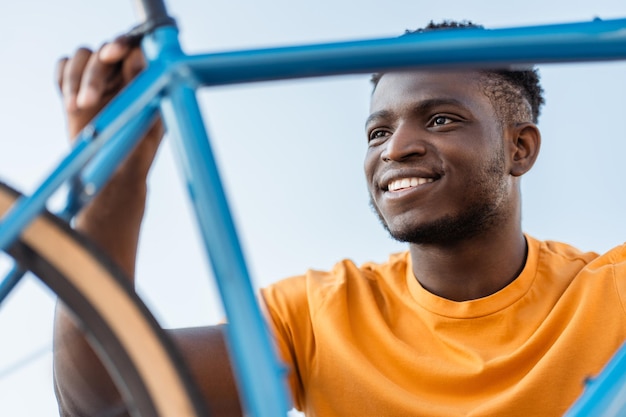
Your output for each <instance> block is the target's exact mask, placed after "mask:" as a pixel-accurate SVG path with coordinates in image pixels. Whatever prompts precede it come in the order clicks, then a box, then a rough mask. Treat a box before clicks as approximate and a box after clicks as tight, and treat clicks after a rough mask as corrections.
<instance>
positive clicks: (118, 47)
mask: <svg viewBox="0 0 626 417" xmlns="http://www.w3.org/2000/svg"><path fill="white" fill-rule="evenodd" d="M144 67H145V61H144V58H143V55H142V53H141V50H140V49H139V48H138V47H137V42H136V41H135V40H133V39H131V38H128V37H126V36H121V37H119V38H117V39H115V40H114V41H112V42H110V43H106V44H104V45H103V46H102V47H101V48H100V49H99V50H98V51H97V52H93V51H92V50H90V49H88V48H79V49H78V50H77V51H76V52H75V53H74V55H73V56H72V57H69V58H67V57H65V58H62V59H60V60H59V61H58V63H57V70H56V74H57V81H58V85H59V90H60V92H61V94H62V97H63V103H64V107H65V112H66V117H67V127H68V133H69V136H70V138H71V139H74V138H75V137H76V135H77V134H78V133H79V132H80V130H81V129H83V128H84V127H85V126H86V125H87V123H89V121H90V120H91V119H92V118H93V117H94V116H95V115H96V114H97V113H98V111H100V110H101V109H102V107H104V105H105V104H107V103H108V102H109V101H110V100H111V98H113V97H114V96H115V95H116V94H117V93H118V92H119V91H120V90H121V89H122V88H123V87H125V86H126V85H127V84H128V83H129V82H130V81H131V80H132V79H133V78H135V76H136V75H137V74H139V72H141V70H143V68H144ZM162 135H163V129H162V126H161V123H157V124H156V126H155V127H154V128H153V129H151V130H150V132H149V133H148V134H147V135H146V138H145V140H143V141H142V142H141V144H140V145H139V147H138V149H137V150H136V151H135V152H134V153H133V154H132V156H131V158H130V159H129V161H128V162H127V163H126V164H125V165H129V164H130V165H132V167H133V169H134V170H135V175H136V174H142V173H143V174H144V175H147V173H148V171H149V169H150V166H151V164H152V161H153V159H154V156H155V154H156V151H157V149H158V146H159V143H160V140H161V137H162Z"/></svg>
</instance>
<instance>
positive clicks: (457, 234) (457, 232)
mask: <svg viewBox="0 0 626 417" xmlns="http://www.w3.org/2000/svg"><path fill="white" fill-rule="evenodd" d="M504 171H505V163H504V149H503V148H501V149H500V151H499V152H497V154H496V155H494V158H493V159H492V160H491V161H489V162H488V163H487V164H486V166H484V167H483V168H482V169H481V172H480V174H481V175H479V176H474V177H473V178H480V181H478V182H477V183H476V182H475V183H476V184H477V187H476V193H475V194H473V198H472V201H471V202H469V204H468V205H467V206H466V207H465V209H464V210H463V211H462V212H460V213H455V214H448V215H446V216H443V217H441V218H439V219H436V220H433V221H431V222H428V223H422V224H417V225H412V226H409V225H405V226H404V227H399V228H395V229H393V230H392V229H391V228H390V227H389V225H388V223H387V222H386V221H385V219H384V216H383V215H382V213H381V212H380V211H379V209H378V207H377V206H376V204H375V203H374V200H373V198H372V195H371V193H370V206H371V208H372V210H373V211H374V212H375V213H376V215H377V216H378V219H379V220H380V222H381V224H382V225H383V227H384V228H385V230H387V232H388V233H389V235H390V236H391V237H392V238H393V239H395V240H397V241H400V242H406V243H412V244H418V245H453V244H455V243H458V242H461V241H464V240H467V239H470V238H473V237H475V236H477V235H480V234H481V233H484V232H485V231H487V230H491V229H493V228H494V227H497V226H498V225H500V224H502V223H503V222H504V220H505V219H506V218H508V216H509V214H508V212H506V211H505V210H502V209H501V208H502V205H503V203H504V202H505V201H506V195H507V188H508V186H507V183H506V180H505V175H504Z"/></svg>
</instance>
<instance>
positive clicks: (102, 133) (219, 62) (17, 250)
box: [3, 22, 623, 415]
mask: <svg viewBox="0 0 626 417" xmlns="http://www.w3.org/2000/svg"><path fill="white" fill-rule="evenodd" d="M613 23H615V22H613ZM595 25H596V26H598V27H599V26H600V25H601V24H600V23H597V24H595ZM605 26H608V25H605ZM617 26H618V27H623V23H621V22H620V23H619V24H618V25H617ZM159 30H162V29H159ZM163 30H164V29H163ZM166 37H168V38H170V37H171V34H166ZM436 39H437V37H436V36H435V37H434V38H433V40H436ZM451 39H454V36H452V38H451ZM478 39H480V37H478ZM357 44H358V43H357ZM401 44H404V42H400V41H398V40H396V39H394V40H386V41H383V42H379V43H376V42H373V43H372V45H373V46H375V47H376V48H374V49H377V48H380V49H377V50H378V51H379V53H381V54H383V55H386V53H387V52H386V51H387V50H388V49H391V48H392V47H394V46H400V45H401ZM591 44H594V45H595V44H596V43H595V40H594V41H593V42H591ZM355 45H356V44H355ZM355 45H352V44H350V45H348V44H339V45H335V47H336V48H337V49H336V50H335V51H337V54H338V55H339V54H341V53H343V52H345V50H342V49H341V48H347V47H348V46H350V47H352V46H355ZM360 45H361V46H363V45H366V44H360ZM558 45H563V43H562V42H561V41H560V42H559V43H558ZM576 45H580V44H576ZM414 46H415V45H411V43H410V42H407V43H406V45H403V47H407V48H409V50H410V49H411V48H413V47H414ZM305 49H306V48H305ZM323 49H324V48H320V49H319V50H316V49H315V48H312V50H309V51H307V50H303V49H298V48H294V49H290V48H286V49H283V50H280V49H279V50H274V51H266V52H270V53H272V52H273V53H274V54H275V55H274V58H275V59H277V60H280V59H286V61H287V62H288V63H289V64H292V65H293V66H294V68H296V67H298V66H299V67H301V68H305V67H306V60H302V59H301V56H300V55H307V54H309V53H310V54H312V55H311V56H313V57H314V56H315V54H316V53H321V52H322V51H323ZM329 49H330V50H331V52H329V54H332V48H329ZM364 49H365V48H364ZM457 51H459V50H458V49H457ZM464 51H465V52H468V50H467V49H464ZM370 52H372V51H369V52H365V51H363V54H364V55H367V54H369V53H370ZM374 52H375V51H374ZM459 52H461V51H459ZM554 52H557V51H554ZM559 52H562V51H559ZM595 52H597V51H595ZM568 53H571V52H568ZM251 55H253V56H251V57H248V58H251V59H252V61H251V64H253V65H252V66H254V64H255V63H254V54H251ZM398 55H403V54H402V53H398ZM529 55H530V56H532V52H529ZM335 56H336V58H334V60H333V59H331V60H330V61H331V64H330V65H329V66H328V67H327V68H325V69H323V70H322V71H320V73H319V75H325V74H336V73H347V72H353V71H357V68H358V71H359V72H360V71H366V72H371V71H374V70H376V69H380V67H379V66H378V65H379V64H378V63H371V61H370V62H369V63H368V62H358V61H356V60H355V61H352V60H349V65H348V67H346V66H345V62H344V61H346V60H345V58H344V57H343V56H341V60H340V59H339V58H338V57H337V55H335ZM242 57H247V54H246V53H243V54H231V55H229V54H227V53H226V54H215V55H211V56H210V57H209V56H207V58H211V59H212V60H213V61H214V62H213V64H212V65H213V69H214V71H216V72H215V73H213V75H215V74H221V76H222V78H223V79H222V81H221V82H223V83H225V84H228V83H232V82H235V81H243V82H251V81H261V80H268V79H278V78H282V77H284V76H291V75H292V73H291V70H292V69H287V70H285V69H284V68H283V70H284V71H283V72H281V71H277V72H275V73H271V72H269V73H267V72H266V73H263V71H269V70H268V68H267V65H266V64H264V63H263V62H261V61H260V58H259V61H257V63H256V65H257V66H258V67H257V71H256V72H255V71H254V70H252V71H251V73H250V74H249V75H247V76H243V75H242V76H240V79H237V78H232V77H231V74H230V70H231V69H233V68H236V67H237V65H236V64H234V63H233V61H237V60H239V59H241V58H242ZM459 57H460V55H459V56H457V58H459ZM263 58H264V59H265V57H263ZM431 58H432V57H431ZM311 59H313V58H311ZM465 59H466V62H465V64H467V63H468V62H472V63H475V64H482V63H485V62H488V61H486V59H487V58H485V57H476V56H473V57H469V56H468V55H465ZM481 59H485V61H481ZM527 59H529V60H530V58H527ZM551 59H556V58H551ZM561 59H564V58H561ZM565 59H571V57H570V58H565ZM231 60H232V61H231ZM374 60H375V59H374ZM462 60H463V57H460V61H459V62H462ZM419 64H423V63H418V62H409V63H398V62H396V63H395V65H399V66H403V65H409V66H414V65H419ZM177 65H180V68H177V69H172V68H170V69H168V70H167V71H168V73H167V74H166V76H167V77H174V78H175V77H178V76H180V74H179V73H178V72H177V71H178V70H179V69H180V70H186V68H189V69H191V70H195V69H197V68H199V66H200V64H199V63H198V60H196V59H191V58H186V57H185V58H184V59H183V61H182V63H180V64H177ZM220 66H222V67H221V72H220ZM224 68H225V69H224ZM294 71H295V70H294ZM303 75H306V76H312V74H303ZM151 77H152V78H151ZM229 77H231V78H229ZM146 80H156V82H157V83H161V82H164V80H163V79H162V78H159V76H157V71H156V70H155V71H153V72H152V73H150V71H147V75H144V76H143V79H142V80H139V81H138V83H137V87H135V88H134V90H133V89H129V90H128V92H127V93H125V94H126V96H120V100H119V101H117V102H115V103H113V104H112V105H111V107H109V108H108V109H109V110H105V113H103V115H102V116H101V117H100V118H99V119H97V120H96V121H94V126H96V128H95V131H96V132H99V135H98V136H99V137H100V138H106V137H107V136H109V135H110V136H111V137H112V136H113V135H112V133H110V132H111V131H110V130H107V129H101V128H100V124H104V122H105V121H106V119H107V118H108V117H110V118H111V119H116V117H115V116H110V115H111V114H115V113H116V112H118V109H119V108H120V107H123V105H122V104H120V103H121V102H122V101H123V99H124V97H128V96H130V95H132V93H133V92H136V91H142V90H143V85H142V84H141V83H142V82H146V83H147V81H146ZM198 80H199V81H200V82H203V81H207V84H208V85H213V83H214V81H211V80H209V77H205V78H203V77H200V78H199V79H198ZM163 85H164V84H162V85H160V86H158V87H157V88H155V89H153V90H152V92H153V93H154V94H156V92H157V91H159V90H161V89H162V88H163ZM185 87H186V86H185ZM181 94H182V93H181ZM184 94H187V93H184ZM141 100H142V101H140V102H139V103H137V104H135V105H132V106H130V112H131V113H130V114H131V115H130V116H127V118H128V119H130V118H132V116H133V111H136V112H137V114H140V113H139V110H138V109H139V108H140V107H141V106H142V104H146V103H148V102H149V101H150V100H148V98H146V97H145V96H143V97H142V99H141ZM115 106H118V107H117V108H116V107H115ZM107 111H108V113H106V112H107ZM154 112H155V108H154V107H153V106H152V107H151V106H150V105H148V110H147V111H146V112H144V113H141V115H142V117H140V118H137V119H134V120H135V123H136V124H137V125H143V126H145V125H147V124H148V123H149V121H150V119H151V118H152V117H153V115H154ZM166 118H167V116H166ZM120 124H121V123H120ZM137 127H139V126H137ZM94 136H95V135H93V132H91V133H90V132H89V131H88V130H87V131H85V133H84V134H83V136H82V137H83V138H84V139H85V142H86V143H85V145H84V146H85V149H86V152H88V153H92V152H95V151H96V149H95V147H97V146H100V145H102V146H103V148H102V149H103V155H107V149H108V150H109V151H108V152H110V153H109V154H108V156H105V157H104V158H108V157H110V158H111V159H118V158H117V155H113V156H111V155H112V153H115V152H122V150H120V149H119V148H117V147H116V146H120V145H114V144H113V141H112V142H111V145H110V146H109V145H107V144H108V143H109V142H107V144H104V143H103V142H104V139H98V140H97V142H98V141H99V142H98V143H97V144H96V145H92V144H88V143H89V142H91V139H92V138H93V137H94ZM128 137H130V135H128ZM125 138H126V137H122V136H119V137H117V139H114V140H115V141H117V140H118V139H119V141H120V142H121V141H122V140H123V139H124V140H130V139H125ZM199 142H201V141H199ZM126 145H127V146H128V145H130V142H129V143H127V144H126ZM79 146H80V145H79ZM107 146H108V148H107ZM87 148H88V149H87ZM190 153H191V154H192V155H193V154H195V152H194V151H192V152H190ZM74 155H77V158H79V159H81V160H78V159H73V160H72V162H71V165H72V167H71V168H72V169H71V170H72V171H74V166H78V165H82V162H84V161H86V160H87V159H89V157H90V156H91V155H90V154H87V153H84V154H81V153H78V152H76V153H75V154H74ZM96 164H97V163H96ZM68 165H69V163H68ZM107 165H108V164H107ZM197 165H198V166H199V168H200V169H202V167H203V166H205V164H204V163H198V164H197ZM90 166H92V167H93V166H94V165H90ZM62 168H63V170H68V171H69V170H70V168H68V167H67V166H63V167H62ZM111 169H112V167H111V166H109V167H108V168H107V170H108V171H110V170H111ZM90 172H93V175H94V177H93V178H92V176H91V175H92V174H91V173H90ZM90 172H88V173H87V174H84V175H83V178H85V180H84V181H83V182H84V183H86V184H87V186H84V187H82V188H83V189H82V191H83V192H84V193H85V194H91V193H92V191H94V189H93V188H92V187H90V186H88V184H91V183H93V184H95V185H94V188H95V189H98V188H99V187H100V186H101V184H102V183H103V182H104V177H106V176H107V175H106V173H102V172H97V171H95V170H94V171H90ZM63 176H64V177H65V179H68V178H70V177H72V176H73V175H70V174H69V173H65V171H64V173H63ZM200 177H201V178H202V176H200ZM91 179H93V180H94V181H91ZM214 186H215V185H214ZM218 188H219V187H218ZM79 190H80V188H78V189H76V188H75V191H79ZM3 194H4V195H6V196H7V199H8V200H11V199H12V195H11V192H9V191H3ZM40 194H41V193H40ZM40 194H39V195H40ZM43 194H47V192H44V193H43ZM37 195H38V193H37V192H36V193H35V196H36V197H35V198H34V199H33V200H29V201H37V200H38V199H39V197H37ZM206 200H209V201H216V200H215V199H213V198H208V199H206ZM217 200H218V201H219V200H220V199H219V198H218V199H217ZM222 200H223V199H222ZM207 204H208V202H207ZM24 207H26V208H27V210H25V211H22V210H20V211H19V212H20V213H22V212H31V213H30V214H28V215H26V216H24V217H23V218H21V219H20V218H19V217H18V221H17V222H16V223H15V224H16V226H13V228H14V230H19V229H21V227H22V225H20V223H28V222H29V221H30V220H31V218H29V217H33V216H35V214H37V213H39V212H40V211H41V209H42V208H43V207H42V206H41V204H39V207H37V204H35V205H34V206H32V208H31V207H29V206H23V207H22V208H24ZM68 211H69V213H67V214H66V215H65V217H71V215H72V214H73V213H72V212H74V211H75V208H70V209H69V210H68ZM200 211H201V212H203V213H207V212H209V211H208V210H200ZM218 211H219V210H218ZM16 213H17V211H16ZM9 220H10V219H9ZM206 221H208V220H206ZM218 223H222V222H221V221H219V222H218ZM6 224H9V221H7V223H6ZM44 224H46V225H47V226H48V227H49V228H50V230H46V231H44V232H41V233H57V232H58V233H66V232H67V229H64V226H59V225H58V224H57V221H56V220H52V218H47V220H44ZM57 226H58V227H57ZM210 229H212V228H210ZM16 233H17V232H16V231H10V233H9V235H11V234H16ZM205 233H206V232H205ZM7 236H8V235H7ZM10 240H12V239H10V238H8V237H7V238H6V241H7V242H8V241H10ZM36 240H39V239H36ZM32 244H34V243H31V245H32ZM82 244H83V242H79V244H78V245H77V248H78V250H80V249H81V248H82ZM27 252H28V251H27V250H26V249H24V247H23V246H20V245H18V246H15V247H14V248H13V249H12V253H13V254H14V256H16V258H18V259H19V260H23V259H25V257H27V256H32V255H31V254H30V253H27ZM51 257H52V258H54V257H55V256H54V255H51ZM235 257H238V255H235ZM217 258H218V259H222V258H221V257H220V256H218V257H217ZM22 262H24V261H22ZM98 263H99V262H96V264H98ZM226 263H228V264H230V261H226ZM234 263H238V262H234ZM29 267H31V268H32V269H33V270H35V271H38V270H40V269H41V267H38V266H37V265H32V266H31V265H29ZM44 275H45V274H44ZM218 275H219V274H218ZM243 275H246V274H243ZM104 279H105V280H106V279H108V278H104ZM244 281H245V280H244ZM59 291H60V290H59ZM66 297H67V296H66ZM123 297H126V296H123ZM94 301H95V298H94ZM226 304H228V302H227V303H226ZM235 304H236V303H235ZM252 304H254V303H252ZM257 316H258V314H257ZM229 317H230V318H231V324H232V328H233V329H237V327H238V324H237V323H238V320H237V319H236V317H237V313H236V312H235V313H233V314H232V315H231V314H229ZM259 323H260V322H258V321H257V324H259ZM256 327H257V328H261V327H262V326H261V325H257V326H256ZM233 331H234V332H236V330H233ZM243 333H245V330H244V331H243ZM104 339H108V336H104ZM235 339H237V337H235ZM155 344H157V345H158V344H160V342H159V341H157V342H155ZM245 344H246V343H242V345H245ZM114 356H115V355H114ZM260 362H263V363H265V362H269V363H271V360H270V361H265V360H263V361H260ZM118 366H120V367H121V368H125V367H126V366H125V365H118ZM178 367H179V366H178V365H176V366H174V367H173V368H178ZM277 369H279V367H276V368H275V369H273V370H270V373H278V372H277ZM244 374H245V372H244ZM250 374H251V375H253V374H254V373H253V372H250ZM243 379H245V378H243ZM257 385H259V384H257ZM260 385H262V384H260ZM133 396H137V397H139V396H141V394H133ZM158 396H160V395H155V397H158ZM264 399H265V398H263V400H264ZM250 403H251V404H256V403H255V402H254V401H251V402H250ZM146 407H152V409H156V407H157V406H156V405H154V406H146ZM152 409H151V408H147V409H146V411H144V412H145V413H147V414H148V415H149V414H150V413H153V412H154V411H153V410H152ZM251 409H255V408H254V406H251ZM259 409H261V407H259ZM268 413H269V412H268ZM259 415H274V414H263V412H260V414H259Z"/></svg>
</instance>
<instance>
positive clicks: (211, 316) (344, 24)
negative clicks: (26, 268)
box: [0, 0, 626, 416]
mask: <svg viewBox="0 0 626 417" xmlns="http://www.w3.org/2000/svg"><path fill="white" fill-rule="evenodd" d="M169 7H170V11H171V13H172V14H173V15H174V16H175V17H177V18H178V20H179V23H180V26H181V29H182V35H181V39H182V42H183V45H184V46H185V47H186V49H187V51H188V52H197V51H212V50H225V49H232V48H251V47H259V46H274V45H287V44H295V43H299V42H306V43H311V42H322V41H335V40H348V39H362V38H372V37H381V36H395V35H398V34H400V33H401V32H402V31H403V30H404V29H405V28H416V27H420V26H423V25H425V24H426V23H428V21H429V20H431V19H433V20H436V21H437V20H442V19H444V18H451V19H458V20H460V19H472V20H475V21H476V22H478V23H482V24H484V25H485V26H488V27H502V26H508V25H513V26H521V25H534V24H542V23H556V22H569V21H587V20H591V19H592V18H594V17H596V16H598V17H602V18H606V19H608V18H617V17H626V3H625V2H624V1H623V0H594V1H575V0H552V1H549V2H548V1H545V0H527V1H525V2H505V1H502V2H495V1H492V0H483V1H463V0H449V1H445V2H425V1H415V0H413V1H408V0H407V1H399V0H387V1H385V2H382V1H372V0H362V1H358V2H357V1H347V0H332V1H331V0H317V1H314V2H299V1H287V0H272V1H265V2H260V1H250V0H248V1H236V0H235V1H233V0H229V1H226V0H220V1H202V2H200V1H193V0H179V1H176V2H174V1H173V0H171V1H170V4H169ZM133 24H134V14H133V10H132V8H131V7H130V5H129V2H127V1H122V0H107V1H98V2H96V1H84V0H83V1H80V0H57V1H54V2H47V1H43V0H38V1H37V0H32V1H29V2H27V1H24V2H17V1H15V2H9V1H4V2H2V3H0V28H1V29H0V30H1V32H0V35H1V36H2V41H0V56H1V57H2V61H1V62H2V63H1V64H0V83H1V87H0V88H1V89H0V91H1V94H0V118H1V119H0V120H1V124H0V126H1V127H2V134H3V139H2V148H1V149H2V152H0V178H1V179H2V180H4V181H6V182H8V183H10V184H12V185H14V186H16V187H17V188H19V189H21V190H23V191H28V190H31V189H32V187H33V186H34V185H35V184H36V182H37V181H39V180H40V179H41V178H42V176H43V175H44V174H45V173H47V172H48V171H49V170H50V169H51V167H52V166H53V164H54V163H55V162H56V161H58V159H59V157H60V155H61V154H62V153H63V152H64V151H65V150H66V149H67V140H66V139H65V136H64V121H63V117H62V112H61V108H60V104H59V100H58V95H57V93H56V90H55V86H54V82H53V76H52V74H53V68H54V63H55V61H56V59H57V58H58V57H60V56H61V55H64V54H69V53H71V52H72V51H73V50H74V49H75V48H76V47H77V46H78V45H88V46H91V47H97V46H99V44H100V43H101V42H102V41H104V40H106V39H110V38H111V37H113V36H114V35H116V34H118V33H120V32H123V31H125V30H126V29H128V28H130V27H131V26H132V25H133ZM541 72H542V75H543V85H544V88H545V90H546V99H547V105H546V107H545V108H544V112H543V116H542V118H541V120H540V128H541V130H542V132H543V145H542V146H543V148H542V154H541V156H540V158H539V162H538V163H537V165H536V167H535V168H534V170H533V171H532V172H531V173H530V174H528V175H527V178H526V179H525V180H524V181H523V184H524V185H523V195H524V228H525V230H526V231H528V232H529V233H531V234H533V235H534V236H536V237H539V238H543V239H556V240H563V241H567V242H570V243H573V244H574V245H576V246H578V247H580V248H582V249H586V250H596V251H604V250H606V249H608V248H610V247H612V246H614V245H616V244H619V243H621V242H622V241H623V240H624V236H625V235H626V223H625V222H624V221H623V213H624V209H625V208H626V193H624V192H623V191H622V189H623V185H622V178H623V171H624V168H623V163H622V155H624V154H625V153H626V149H625V148H626V144H625V142H626V125H625V124H624V123H625V120H624V115H625V113H624V100H623V98H624V97H626V77H625V76H624V75H625V74H626V63H625V62H623V61H622V62H621V63H611V64H607V63H604V64H585V65H566V66H564V65H559V66H542V67H541ZM369 92H370V87H369V84H368V77H366V76H352V77H335V78H328V79H323V80H307V81H300V82H288V83H269V84H259V85H254V86H244V87H236V88H235V87H229V88H223V89H219V90H211V91H208V92H205V93H202V95H201V99H202V103H203V107H204V109H205V111H206V114H207V115H208V117H207V118H208V122H209V128H210V131H211V133H212V134H213V136H214V146H215V148H216V151H217V154H218V157H219V163H220V165H221V166H222V168H223V172H224V177H225V182H226V185H227V192H228V194H229V196H230V199H231V203H232V206H233V208H234V211H235V214H236V219H237V223H238V226H239V229H240V232H241V236H242V239H243V243H244V247H245V251H246V253H247V255H248V256H249V261H250V268H251V271H252V275H253V277H254V279H255V284H256V285H265V284H268V283H270V282H273V281H275V280H277V279H280V278H282V277H285V276H289V275H293V274H298V273H301V272H303V271H304V270H306V269H307V268H309V267H314V268H328V267H330V266H331V265H332V264H333V263H335V262H336V261H338V260H340V259H341V258H345V257H348V258H352V259H354V260H355V261H357V262H363V261H367V260H384V259H385V258H386V257H387V255H388V254H389V253H390V252H392V251H397V250H401V249H403V246H402V245H399V244H397V243H395V242H393V241H391V240H390V239H389V238H388V237H387V236H386V234H385V232H384V231H382V228H381V227H380V226H379V225H378V222H377V220H376V218H375V217H374V215H373V214H372V213H371V211H370V209H369V206H368V203H367V202H368V197H367V193H366V188H365V182H364V180H363V178H362V177H363V175H362V158H363V154H364V151H365V135H364V132H363V123H364V120H365V117H366V116H367V109H368V97H369ZM174 173H176V170H175V168H174V167H173V163H172V159H171V155H170V153H169V148H168V147H167V144H166V146H164V147H163V149H162V151H161V153H160V155H159V159H158V162H157V165H156V166H155V169H154V170H153V173H152V176H151V184H152V185H151V190H152V191H151V196H150V201H149V208H148V214H147V218H146V222H145V226H144V231H143V235H142V247H141V252H140V259H139V266H138V275H139V289H140V291H141V293H142V294H143V295H144V296H145V298H146V301H147V302H148V303H149V305H151V306H153V307H154V308H155V309H156V314H157V316H158V317H159V319H160V320H162V322H163V324H164V325H165V326H188V325H200V324H208V323H214V322H215V321H216V320H218V319H219V318H220V316H221V312H220V310H219V308H216V307H215V306H216V301H215V297H214V289H213V287H212V285H211V284H210V281H209V279H208V278H207V272H206V262H205V261H204V260H203V259H202V257H201V255H200V254H199V251H198V249H197V245H196V242H197V239H196V236H195V234H194V233H193V231H192V230H193V229H192V226H191V221H190V220H189V217H188V213H189V212H188V208H187V204H186V201H185V196H184V195H183V193H182V190H181V181H180V180H179V178H178V177H177V176H176V175H174ZM177 216H178V217H179V218H177ZM52 307H53V299H52V298H50V297H49V296H48V295H47V294H46V292H45V291H44V290H42V289H41V288H40V287H39V284H37V283H36V281H35V280H34V279H29V280H27V281H26V282H24V283H23V284H22V285H21V286H20V291H19V292H18V293H16V294H14V296H13V297H11V298H10V299H9V300H8V302H7V304H6V306H3V309H2V310H3V311H2V313H3V314H0V332H2V333H1V334H2V336H0V340H2V342H1V343H0V375H1V374H2V371H3V370H5V369H7V368H8V367H9V366H10V365H11V364H12V363H14V362H15V361H16V360H18V359H20V358H24V357H26V356H28V355H30V354H31V353H36V352H38V351H39V350H41V349H43V351H44V352H49V348H50V337H51V336H50V335H51V314H52ZM7 340H15V341H16V342H15V343H13V344H11V345H9V344H8V343H6V341H7ZM37 358H38V359H37V360H34V361H30V362H28V365H26V366H23V367H21V368H20V369H19V370H18V371H16V372H13V373H11V374H10V375H9V376H7V377H6V378H2V377H1V376H0V404H4V405H3V406H2V408H1V409H2V410H3V412H2V414H3V415H11V416H35V415H36V416H43V415H45V416H54V415H56V414H55V413H56V411H55V404H54V399H53V397H52V391H51V385H50V384H49V381H50V378H51V376H50V354H49V353H46V354H43V355H39V356H38V357H37ZM7 407H8V409H7ZM7 411H8V412H7Z"/></svg>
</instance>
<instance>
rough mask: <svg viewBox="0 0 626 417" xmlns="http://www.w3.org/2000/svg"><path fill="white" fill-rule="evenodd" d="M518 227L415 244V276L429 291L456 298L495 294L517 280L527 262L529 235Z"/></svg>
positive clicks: (463, 299)
mask: <svg viewBox="0 0 626 417" xmlns="http://www.w3.org/2000/svg"><path fill="white" fill-rule="evenodd" d="M514 229H515V230H509V231H507V230H499V231H496V232H494V233H490V234H485V235H481V236H478V237H474V238H471V239H467V240H464V241H461V242H458V243H456V244H454V245H445V246H444V245H419V244H411V246H410V251H411V259H412V261H413V272H414V274H415V277H416V278H417V280H418V281H419V283H420V284H421V285H422V287H424V288H425V289H426V290H428V291H429V292H431V293H433V294H435V295H438V296H440V297H443V298H447V299H449V300H452V301H467V300H474V299H477V298H482V297H486V296H488V295H491V294H493V293H495V292H497V291H499V290H501V289H502V288H504V287H506V286H507V285H508V284H510V283H511V282H512V281H513V280H515V278H517V276H518V275H519V274H520V273H521V271H522V269H523V268H524V265H525V263H526V253H527V243H526V239H525V238H524V235H523V234H522V232H521V230H520V228H519V227H515V228H514Z"/></svg>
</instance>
